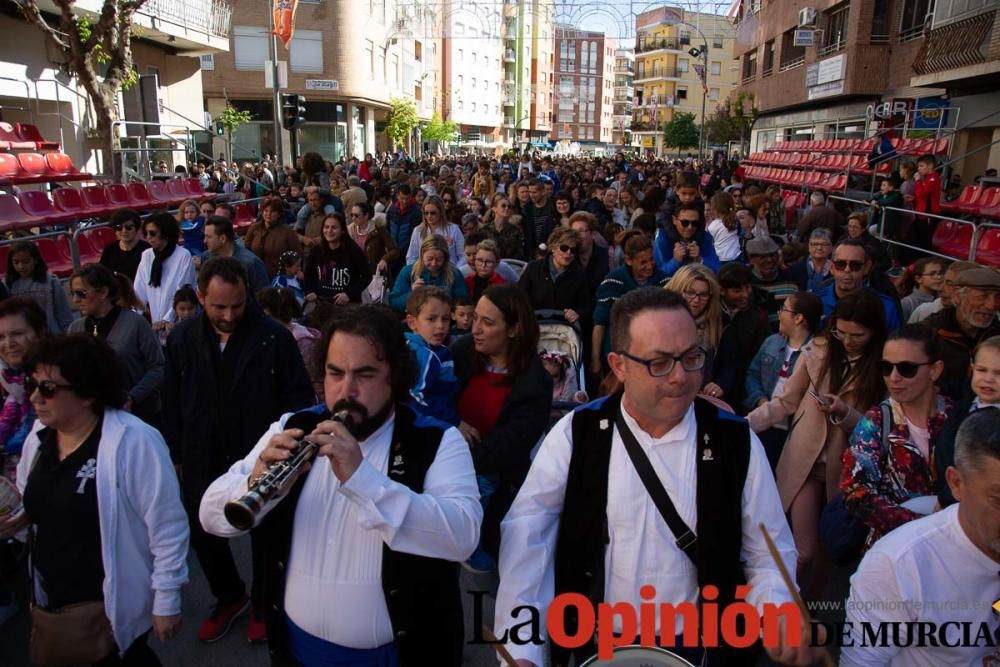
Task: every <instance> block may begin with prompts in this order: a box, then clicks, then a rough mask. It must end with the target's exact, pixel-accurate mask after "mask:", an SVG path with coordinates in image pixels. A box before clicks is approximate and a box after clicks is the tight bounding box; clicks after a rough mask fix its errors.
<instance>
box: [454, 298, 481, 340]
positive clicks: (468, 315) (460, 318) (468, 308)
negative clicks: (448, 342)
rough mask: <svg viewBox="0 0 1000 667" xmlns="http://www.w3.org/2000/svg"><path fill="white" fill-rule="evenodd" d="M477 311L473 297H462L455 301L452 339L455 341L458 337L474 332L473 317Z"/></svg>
mask: <svg viewBox="0 0 1000 667" xmlns="http://www.w3.org/2000/svg"><path fill="white" fill-rule="evenodd" d="M475 311H476V304H475V303H474V302H473V300H472V297H469V296H460V297H458V298H457V299H455V305H454V307H453V308H452V311H451V320H452V325H451V338H452V340H454V339H455V338H457V337H458V336H464V335H465V334H468V333H471V332H472V315H473V313H474V312H475Z"/></svg>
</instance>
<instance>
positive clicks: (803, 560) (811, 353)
mask: <svg viewBox="0 0 1000 667" xmlns="http://www.w3.org/2000/svg"><path fill="white" fill-rule="evenodd" d="M885 339H886V324H885V309H884V308H883V306H882V300H881V299H879V297H878V296H877V295H876V294H875V293H873V292H870V291H868V290H860V291H858V292H854V293H851V294H848V295H846V296H844V297H842V298H841V299H840V300H839V301H838V302H837V305H836V307H835V308H834V311H833V314H832V315H831V316H830V318H829V320H828V321H827V324H826V329H825V331H824V333H823V335H822V336H817V337H816V338H813V339H812V340H811V341H809V343H807V344H806V345H805V346H804V347H803V348H802V351H801V355H800V358H799V362H798V363H797V364H796V366H795V370H794V371H793V372H792V376H791V377H790V378H788V382H787V383H786V384H785V391H784V393H783V394H781V395H780V396H775V397H774V398H772V399H771V400H769V401H767V402H766V403H764V404H762V405H760V406H758V407H757V408H755V409H754V410H752V411H751V412H750V414H748V415H747V419H748V420H749V421H750V428H752V429H753V430H754V432H760V431H763V430H765V429H768V428H770V427H772V426H774V425H775V424H777V423H779V422H781V421H783V420H785V419H786V418H788V417H792V420H791V422H790V426H789V432H788V439H787V440H786V441H785V446H784V449H783V450H782V452H781V458H780V459H779V460H778V468H777V471H776V474H775V479H776V481H777V483H778V493H779V494H780V496H781V502H782V506H783V507H784V509H785V511H786V512H788V513H789V514H790V515H791V524H792V533H793V534H794V536H795V547H796V550H797V551H798V568H797V579H798V582H799V586H800V588H801V589H802V590H803V593H805V594H806V595H807V596H808V597H812V598H815V596H816V595H818V594H819V592H820V589H821V587H822V585H823V576H824V574H825V572H824V570H825V569H826V568H825V567H822V566H820V564H819V563H817V562H816V560H817V557H818V556H819V516H820V512H821V511H822V509H823V506H824V505H825V504H826V503H827V502H828V501H830V500H831V499H832V498H833V497H834V496H835V495H836V494H837V491H838V489H839V487H840V480H841V456H842V454H843V453H844V450H845V449H846V448H847V439H848V437H849V436H850V434H851V433H852V432H853V431H854V428H855V427H856V426H857V424H858V422H859V421H860V420H861V416H862V415H863V414H864V413H865V412H866V411H867V410H868V409H869V408H871V407H872V406H873V405H876V404H877V403H878V402H879V401H881V400H882V397H883V396H884V394H885V383H884V382H883V381H882V374H881V373H880V372H879V367H880V364H881V362H882V347H883V345H884V344H885Z"/></svg>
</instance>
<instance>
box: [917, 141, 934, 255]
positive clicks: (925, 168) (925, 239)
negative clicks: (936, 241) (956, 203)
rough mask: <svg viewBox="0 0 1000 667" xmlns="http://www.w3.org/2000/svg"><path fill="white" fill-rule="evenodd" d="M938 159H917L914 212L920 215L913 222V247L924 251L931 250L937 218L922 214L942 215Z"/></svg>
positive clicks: (931, 156)
mask: <svg viewBox="0 0 1000 667" xmlns="http://www.w3.org/2000/svg"><path fill="white" fill-rule="evenodd" d="M936 168H937V159H936V158H935V157H934V156H933V155H921V156H920V158H918V159H917V174H916V176H915V177H914V178H915V180H916V185H915V186H914V191H913V197H914V201H913V210H914V211H916V212H917V213H918V215H917V216H916V219H915V220H914V221H913V235H912V238H913V245H915V246H917V247H918V248H923V249H924V250H930V249H931V239H932V238H933V237H934V228H935V227H937V218H929V217H927V216H923V215H919V214H920V213H931V214H934V215H940V213H941V177H940V176H939V175H938V173H937V171H935V169H936Z"/></svg>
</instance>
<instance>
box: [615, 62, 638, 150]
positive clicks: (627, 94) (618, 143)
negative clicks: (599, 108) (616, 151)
mask: <svg viewBox="0 0 1000 667" xmlns="http://www.w3.org/2000/svg"><path fill="white" fill-rule="evenodd" d="M634 78H635V53H634V52H633V51H632V49H617V50H616V51H615V89H614V90H615V94H614V98H613V99H612V104H613V105H614V107H613V109H612V112H611V122H612V127H611V143H612V144H614V145H615V147H616V148H622V149H623V150H626V149H628V148H630V147H631V145H632V99H633V97H634V96H635V87H634V85H633V83H632V81H633V79H634Z"/></svg>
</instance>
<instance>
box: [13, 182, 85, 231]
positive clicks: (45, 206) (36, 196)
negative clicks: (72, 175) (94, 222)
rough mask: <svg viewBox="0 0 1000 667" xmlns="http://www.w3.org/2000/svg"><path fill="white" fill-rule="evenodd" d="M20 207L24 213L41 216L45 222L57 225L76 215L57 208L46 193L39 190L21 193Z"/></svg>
mask: <svg viewBox="0 0 1000 667" xmlns="http://www.w3.org/2000/svg"><path fill="white" fill-rule="evenodd" d="M21 207H22V208H23V209H24V211H25V213H27V214H28V215H31V216H34V217H36V218H42V219H43V220H44V222H45V224H48V225H58V224H62V223H64V222H68V221H70V220H72V219H73V218H75V217H76V215H75V214H73V213H67V212H65V211H61V210H59V209H57V208H56V207H55V206H54V205H53V204H52V200H51V199H49V195H48V193H45V192H41V191H39V190H32V191H29V192H22V193H21Z"/></svg>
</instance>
